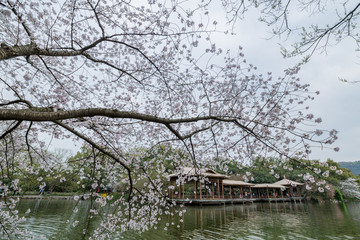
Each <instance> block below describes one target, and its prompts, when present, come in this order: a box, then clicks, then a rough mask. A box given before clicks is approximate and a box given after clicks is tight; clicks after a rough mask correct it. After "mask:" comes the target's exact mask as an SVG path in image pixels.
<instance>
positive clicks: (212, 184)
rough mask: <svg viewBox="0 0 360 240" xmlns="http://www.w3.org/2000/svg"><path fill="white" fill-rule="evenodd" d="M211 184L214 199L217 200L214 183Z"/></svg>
mask: <svg viewBox="0 0 360 240" xmlns="http://www.w3.org/2000/svg"><path fill="white" fill-rule="evenodd" d="M211 184H212V197H213V199H215V192H214V190H215V189H214V183H213V182H211Z"/></svg>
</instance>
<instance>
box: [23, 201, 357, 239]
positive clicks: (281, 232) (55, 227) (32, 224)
mask: <svg viewBox="0 0 360 240" xmlns="http://www.w3.org/2000/svg"><path fill="white" fill-rule="evenodd" d="M75 205H76V202H75V201H72V200H46V199H43V200H41V199H39V200H22V201H21V202H20V204H19V205H18V207H17V209H18V210H19V211H20V212H25V211H26V210H27V209H28V208H30V209H31V213H30V214H29V215H28V218H27V219H28V220H27V221H26V223H25V224H23V227H24V228H26V229H28V231H29V232H31V233H32V234H33V235H35V236H38V237H39V238H40V236H43V238H42V239H63V240H65V239H81V236H82V235H81V232H82V229H83V227H82V225H83V226H84V224H86V212H87V209H88V207H89V202H88V201H80V202H79V205H77V207H78V208H79V212H77V213H73V211H72V210H73V209H74V207H75ZM186 210H187V211H186V214H185V215H184V216H183V217H181V218H179V217H174V218H170V217H163V218H162V220H161V222H160V223H159V224H158V226H157V230H150V231H148V232H145V233H142V234H139V233H135V232H128V233H125V234H122V235H117V236H114V238H113V239H156V240H158V239H160V240H161V239H171V240H176V239H256V240H260V239H339V240H343V239H360V203H359V202H351V203H347V204H346V209H345V208H344V207H343V206H342V205H341V204H335V203H326V204H314V203H253V204H245V205H226V206H204V207H196V206H189V207H186ZM67 219H70V222H69V223H67V222H66V220H67ZM75 220H78V221H79V222H80V225H79V226H78V227H76V228H74V227H72V225H71V223H72V222H73V221H75ZM172 223H173V224H172ZM94 224H95V225H96V222H95V223H94ZM164 228H166V230H164Z"/></svg>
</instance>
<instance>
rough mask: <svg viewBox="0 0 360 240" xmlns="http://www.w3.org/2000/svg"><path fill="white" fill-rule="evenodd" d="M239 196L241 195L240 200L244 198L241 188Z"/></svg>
mask: <svg viewBox="0 0 360 240" xmlns="http://www.w3.org/2000/svg"><path fill="white" fill-rule="evenodd" d="M240 195H241V198H244V196H243V191H242V187H241V186H240Z"/></svg>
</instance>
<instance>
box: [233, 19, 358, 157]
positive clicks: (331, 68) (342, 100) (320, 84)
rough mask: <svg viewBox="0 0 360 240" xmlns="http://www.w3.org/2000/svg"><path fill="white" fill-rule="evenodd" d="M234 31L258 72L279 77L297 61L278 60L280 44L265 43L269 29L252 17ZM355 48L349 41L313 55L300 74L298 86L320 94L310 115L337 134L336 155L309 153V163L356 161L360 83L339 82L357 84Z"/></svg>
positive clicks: (275, 41) (273, 40) (311, 107)
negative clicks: (344, 80) (319, 119)
mask: <svg viewBox="0 0 360 240" xmlns="http://www.w3.org/2000/svg"><path fill="white" fill-rule="evenodd" d="M236 28H237V32H239V33H241V36H238V41H239V43H238V44H240V45H241V46H243V48H244V49H243V52H244V53H245V57H246V59H247V60H248V62H249V63H253V64H254V65H256V66H257V67H258V69H259V71H261V72H264V73H265V72H268V71H271V72H273V73H274V75H281V74H282V71H283V70H284V69H286V68H288V67H291V66H293V65H295V64H296V63H297V62H299V61H300V58H295V59H284V58H283V57H282V55H281V53H280V47H279V43H281V41H282V40H279V39H278V38H276V37H275V38H273V39H271V40H269V39H268V38H269V36H271V35H270V34H269V33H268V32H269V30H270V29H269V28H267V27H266V26H265V25H264V24H263V23H260V22H258V21H257V16H256V14H253V15H252V14H251V13H249V14H248V15H246V19H245V20H244V21H241V22H239V24H238V26H236ZM287 43H288V44H289V43H290V42H287ZM233 44H235V42H233ZM284 44H285V43H284ZM355 48H356V46H355V43H354V41H353V40H345V41H343V42H341V44H339V45H336V46H331V47H329V48H328V52H327V53H323V54H320V53H315V54H314V55H313V56H312V58H311V60H310V62H309V63H307V64H306V65H304V66H303V67H302V69H301V70H300V73H299V77H300V78H301V80H302V82H304V83H309V84H310V86H311V89H314V91H316V90H319V91H320V95H319V96H317V97H316V98H315V100H314V101H313V102H312V103H311V105H310V110H311V112H313V113H314V115H317V116H321V117H322V120H323V123H322V125H321V127H322V128H324V129H330V130H331V129H336V130H338V131H339V134H338V136H339V139H338V140H337V142H336V143H335V144H334V147H336V146H338V147H340V151H339V152H335V151H333V150H329V149H323V150H321V149H313V150H312V151H313V153H312V155H311V156H310V158H312V159H319V160H322V161H325V160H327V158H331V159H333V160H335V161H358V160H360V82H359V83H357V84H352V83H344V82H342V81H340V80H339V78H345V79H347V80H349V81H360V65H359V64H360V57H359V53H357V52H355Z"/></svg>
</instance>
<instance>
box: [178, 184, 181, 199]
mask: <svg viewBox="0 0 360 240" xmlns="http://www.w3.org/2000/svg"><path fill="white" fill-rule="evenodd" d="M178 198H179V199H180V198H181V183H179V192H178Z"/></svg>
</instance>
